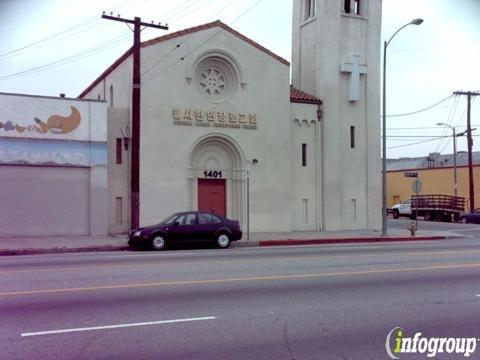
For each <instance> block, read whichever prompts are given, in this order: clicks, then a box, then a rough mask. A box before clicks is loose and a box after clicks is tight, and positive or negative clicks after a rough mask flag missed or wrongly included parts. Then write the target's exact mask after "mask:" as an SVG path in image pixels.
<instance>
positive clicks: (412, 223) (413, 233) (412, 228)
mask: <svg viewBox="0 0 480 360" xmlns="http://www.w3.org/2000/svg"><path fill="white" fill-rule="evenodd" d="M407 230H410V236H415V231H417V227H416V226H415V223H414V222H413V221H412V222H411V223H410V226H409V227H408V228H407Z"/></svg>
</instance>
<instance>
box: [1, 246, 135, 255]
mask: <svg viewBox="0 0 480 360" xmlns="http://www.w3.org/2000/svg"><path fill="white" fill-rule="evenodd" d="M129 249H130V247H129V246H128V245H123V246H113V245H102V246H87V247H79V248H51V249H16V250H7V249H0V256H7V255H41V254H60V253H76V252H93V251H125V250H129Z"/></svg>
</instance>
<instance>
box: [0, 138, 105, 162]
mask: <svg viewBox="0 0 480 360" xmlns="http://www.w3.org/2000/svg"><path fill="white" fill-rule="evenodd" d="M0 164H4V165H41V166H89V167H91V166H106V165H107V144H106V143H101V142H91V143H90V142H84V141H65V140H58V141H57V140H36V139H22V140H19V139H0Z"/></svg>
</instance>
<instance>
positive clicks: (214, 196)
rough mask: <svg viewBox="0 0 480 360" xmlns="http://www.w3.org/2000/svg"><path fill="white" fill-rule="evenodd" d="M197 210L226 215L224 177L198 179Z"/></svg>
mask: <svg viewBox="0 0 480 360" xmlns="http://www.w3.org/2000/svg"><path fill="white" fill-rule="evenodd" d="M198 210H199V211H208V212H212V213H214V214H218V215H221V216H226V215H227V211H226V210H227V204H226V184H225V179H198Z"/></svg>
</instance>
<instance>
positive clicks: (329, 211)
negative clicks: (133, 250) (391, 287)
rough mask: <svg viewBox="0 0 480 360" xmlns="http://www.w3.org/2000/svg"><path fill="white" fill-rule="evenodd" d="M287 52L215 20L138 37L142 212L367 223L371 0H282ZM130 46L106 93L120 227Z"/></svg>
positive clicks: (95, 89) (301, 223) (112, 191)
mask: <svg viewBox="0 0 480 360" xmlns="http://www.w3.org/2000/svg"><path fill="white" fill-rule="evenodd" d="M293 3H294V5H293V6H294V7H293V26H292V31H293V34H292V44H293V46H292V64H291V66H290V64H289V62H288V61H286V60H285V59H283V58H281V57H280V56H278V55H276V54H274V53H272V52H271V51H269V50H268V49H267V48H265V47H263V46H262V45H260V44H258V43H256V42H255V41H254V40H252V39H249V38H247V37H246V36H244V35H242V34H240V33H239V32H237V31H236V30H234V29H232V28H231V27H229V26H228V25H226V24H224V23H222V22H220V21H215V22H211V23H207V24H204V25H200V26H196V27H192V28H189V29H185V30H182V31H177V32H173V33H170V34H167V35H164V36H160V37H158V38H155V39H153V40H149V41H145V42H143V43H142V44H141V117H140V118H141V122H140V149H139V151H140V174H139V177H140V197H139V214H140V225H142V226H143V225H149V224H154V223H157V222H159V221H160V220H162V219H163V218H165V217H166V216H168V215H169V214H171V213H174V212H177V211H185V210H197V209H199V210H208V211H213V212H215V213H218V214H221V215H225V216H227V217H229V218H232V219H236V220H239V221H240V223H241V224H242V229H243V231H244V232H246V231H247V229H248V231H250V232H290V231H323V230H339V229H378V228H379V227H380V221H381V201H380V197H381V186H380V180H381V172H380V22H381V0H337V1H334V0H294V1H293ZM132 57H133V55H132V49H130V50H128V51H127V52H126V53H125V54H123V55H122V56H121V57H120V58H119V59H118V60H116V61H115V62H114V63H113V64H112V65H111V66H110V67H109V68H108V69H106V70H105V71H104V72H103V73H102V74H101V75H100V76H99V77H98V78H97V79H96V80H95V81H94V82H93V83H92V84H91V85H90V86H88V87H87V88H86V89H85V90H84V91H83V92H82V93H81V95H80V96H79V98H81V99H92V100H105V101H107V102H108V106H109V110H108V144H109V159H108V163H109V166H108V192H109V195H108V196H109V226H108V228H109V232H111V233H121V232H125V231H127V230H128V229H129V227H130V166H131V163H130V162H131V160H130V158H131V150H132V146H131V145H132V144H131V139H130V137H131V128H132V126H131V103H132Z"/></svg>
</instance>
